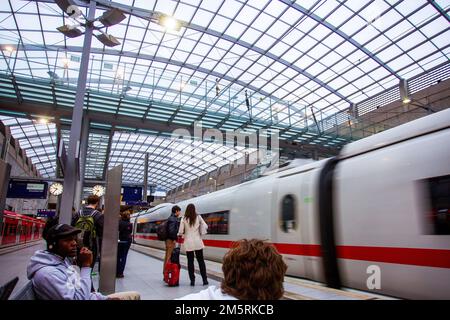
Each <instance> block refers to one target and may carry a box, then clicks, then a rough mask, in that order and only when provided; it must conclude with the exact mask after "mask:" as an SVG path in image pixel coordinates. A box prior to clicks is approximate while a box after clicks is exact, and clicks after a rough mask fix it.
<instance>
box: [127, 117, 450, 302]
mask: <svg viewBox="0 0 450 320" xmlns="http://www.w3.org/2000/svg"><path fill="white" fill-rule="evenodd" d="M449 125H450V109H447V110H444V111H441V112H439V113H435V114H432V115H429V116H427V117H424V118H421V119H418V120H415V121H412V122H409V123H406V124H404V125H401V126H398V127H396V128H393V129H390V130H387V131H384V132H382V133H379V134H376V135H373V136H370V137H368V138H365V139H362V140H359V141H356V142H353V143H351V144H348V145H346V146H345V147H344V148H343V149H342V150H341V152H340V154H339V155H338V156H336V157H334V158H330V159H325V160H321V161H317V162H312V163H310V164H306V165H303V166H298V167H294V168H289V169H286V170H279V171H278V172H275V173H273V174H270V175H268V176H265V177H261V178H259V179H255V180H253V181H249V182H246V183H243V184H240V185H237V186H234V187H230V188H228V189H224V190H220V191H216V192H214V193H210V194H207V195H203V196H200V197H196V198H193V199H190V200H188V201H183V202H180V203H177V205H179V206H180V207H181V208H182V211H183V212H184V210H185V208H186V206H187V204H189V203H194V204H195V206H196V208H197V210H198V212H199V213H201V215H202V216H203V218H204V220H205V221H206V222H207V223H208V226H209V228H208V234H207V235H205V236H204V243H205V246H206V248H205V250H204V255H205V257H206V258H207V259H211V260H215V261H221V259H222V257H223V255H224V254H225V252H227V250H228V248H229V247H230V246H231V245H232V243H233V242H234V241H236V240H239V239H242V238H259V239H267V240H268V241H270V242H271V243H273V244H274V245H275V246H276V247H277V249H278V251H279V252H280V253H281V254H282V255H283V257H284V260H285V262H286V264H287V265H288V271H287V274H288V275H291V276H297V277H301V278H307V279H311V280H314V281H319V282H322V283H325V284H326V285H328V286H329V287H333V288H354V289H359V290H364V291H370V292H373V293H377V294H381V295H388V296H392V297H398V298H406V299H450V128H449ZM172 206H173V204H171V203H165V204H161V205H159V206H157V207H154V208H151V209H149V210H147V211H143V212H139V213H136V214H134V216H133V217H132V221H133V223H134V242H135V243H137V244H141V245H145V246H151V247H155V248H164V242H162V241H158V240H157V237H156V227H157V225H158V224H160V223H161V222H163V221H164V220H166V219H167V218H168V216H169V215H170V212H171V207H172ZM182 250H183V248H182Z"/></svg>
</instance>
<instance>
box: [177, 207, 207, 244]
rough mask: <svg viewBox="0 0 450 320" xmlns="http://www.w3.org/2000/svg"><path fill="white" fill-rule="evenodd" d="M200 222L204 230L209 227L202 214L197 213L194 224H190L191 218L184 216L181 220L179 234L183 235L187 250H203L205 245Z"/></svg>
mask: <svg viewBox="0 0 450 320" xmlns="http://www.w3.org/2000/svg"><path fill="white" fill-rule="evenodd" d="M200 224H201V225H202V226H203V228H204V229H203V230H207V229H208V225H207V224H206V222H205V221H204V220H203V218H202V217H201V216H200V215H197V218H196V219H195V223H194V225H193V226H191V225H190V224H189V220H188V219H186V217H183V219H182V220H181V223H180V229H178V235H183V238H184V249H185V250H186V251H195V250H202V249H203V248H204V247H205V245H204V244H203V241H202V237H201V235H200Z"/></svg>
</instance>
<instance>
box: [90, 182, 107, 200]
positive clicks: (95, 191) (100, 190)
mask: <svg viewBox="0 0 450 320" xmlns="http://www.w3.org/2000/svg"><path fill="white" fill-rule="evenodd" d="M92 194H94V195H96V196H98V197H101V196H103V195H104V194H105V187H103V186H101V185H99V184H98V185H96V186H94V187H92Z"/></svg>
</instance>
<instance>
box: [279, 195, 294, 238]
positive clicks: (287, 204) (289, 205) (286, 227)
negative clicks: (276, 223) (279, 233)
mask: <svg viewBox="0 0 450 320" xmlns="http://www.w3.org/2000/svg"><path fill="white" fill-rule="evenodd" d="M295 207H296V203H295V198H294V197H293V196H292V195H290V194H288V195H286V196H284V198H283V200H282V201H281V217H280V218H281V220H280V227H281V230H283V232H286V233H288V232H292V231H294V230H295V229H296V228H297V221H296V216H295Z"/></svg>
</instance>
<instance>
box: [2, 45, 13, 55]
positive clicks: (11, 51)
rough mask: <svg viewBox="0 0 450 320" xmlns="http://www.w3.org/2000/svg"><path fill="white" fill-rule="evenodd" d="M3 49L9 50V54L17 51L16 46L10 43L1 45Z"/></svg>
mask: <svg viewBox="0 0 450 320" xmlns="http://www.w3.org/2000/svg"><path fill="white" fill-rule="evenodd" d="M1 49H2V51H3V50H4V51H6V52H8V53H9V54H11V53H13V52H14V51H16V47H14V46H12V45H10V44H7V45H3V46H1Z"/></svg>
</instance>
